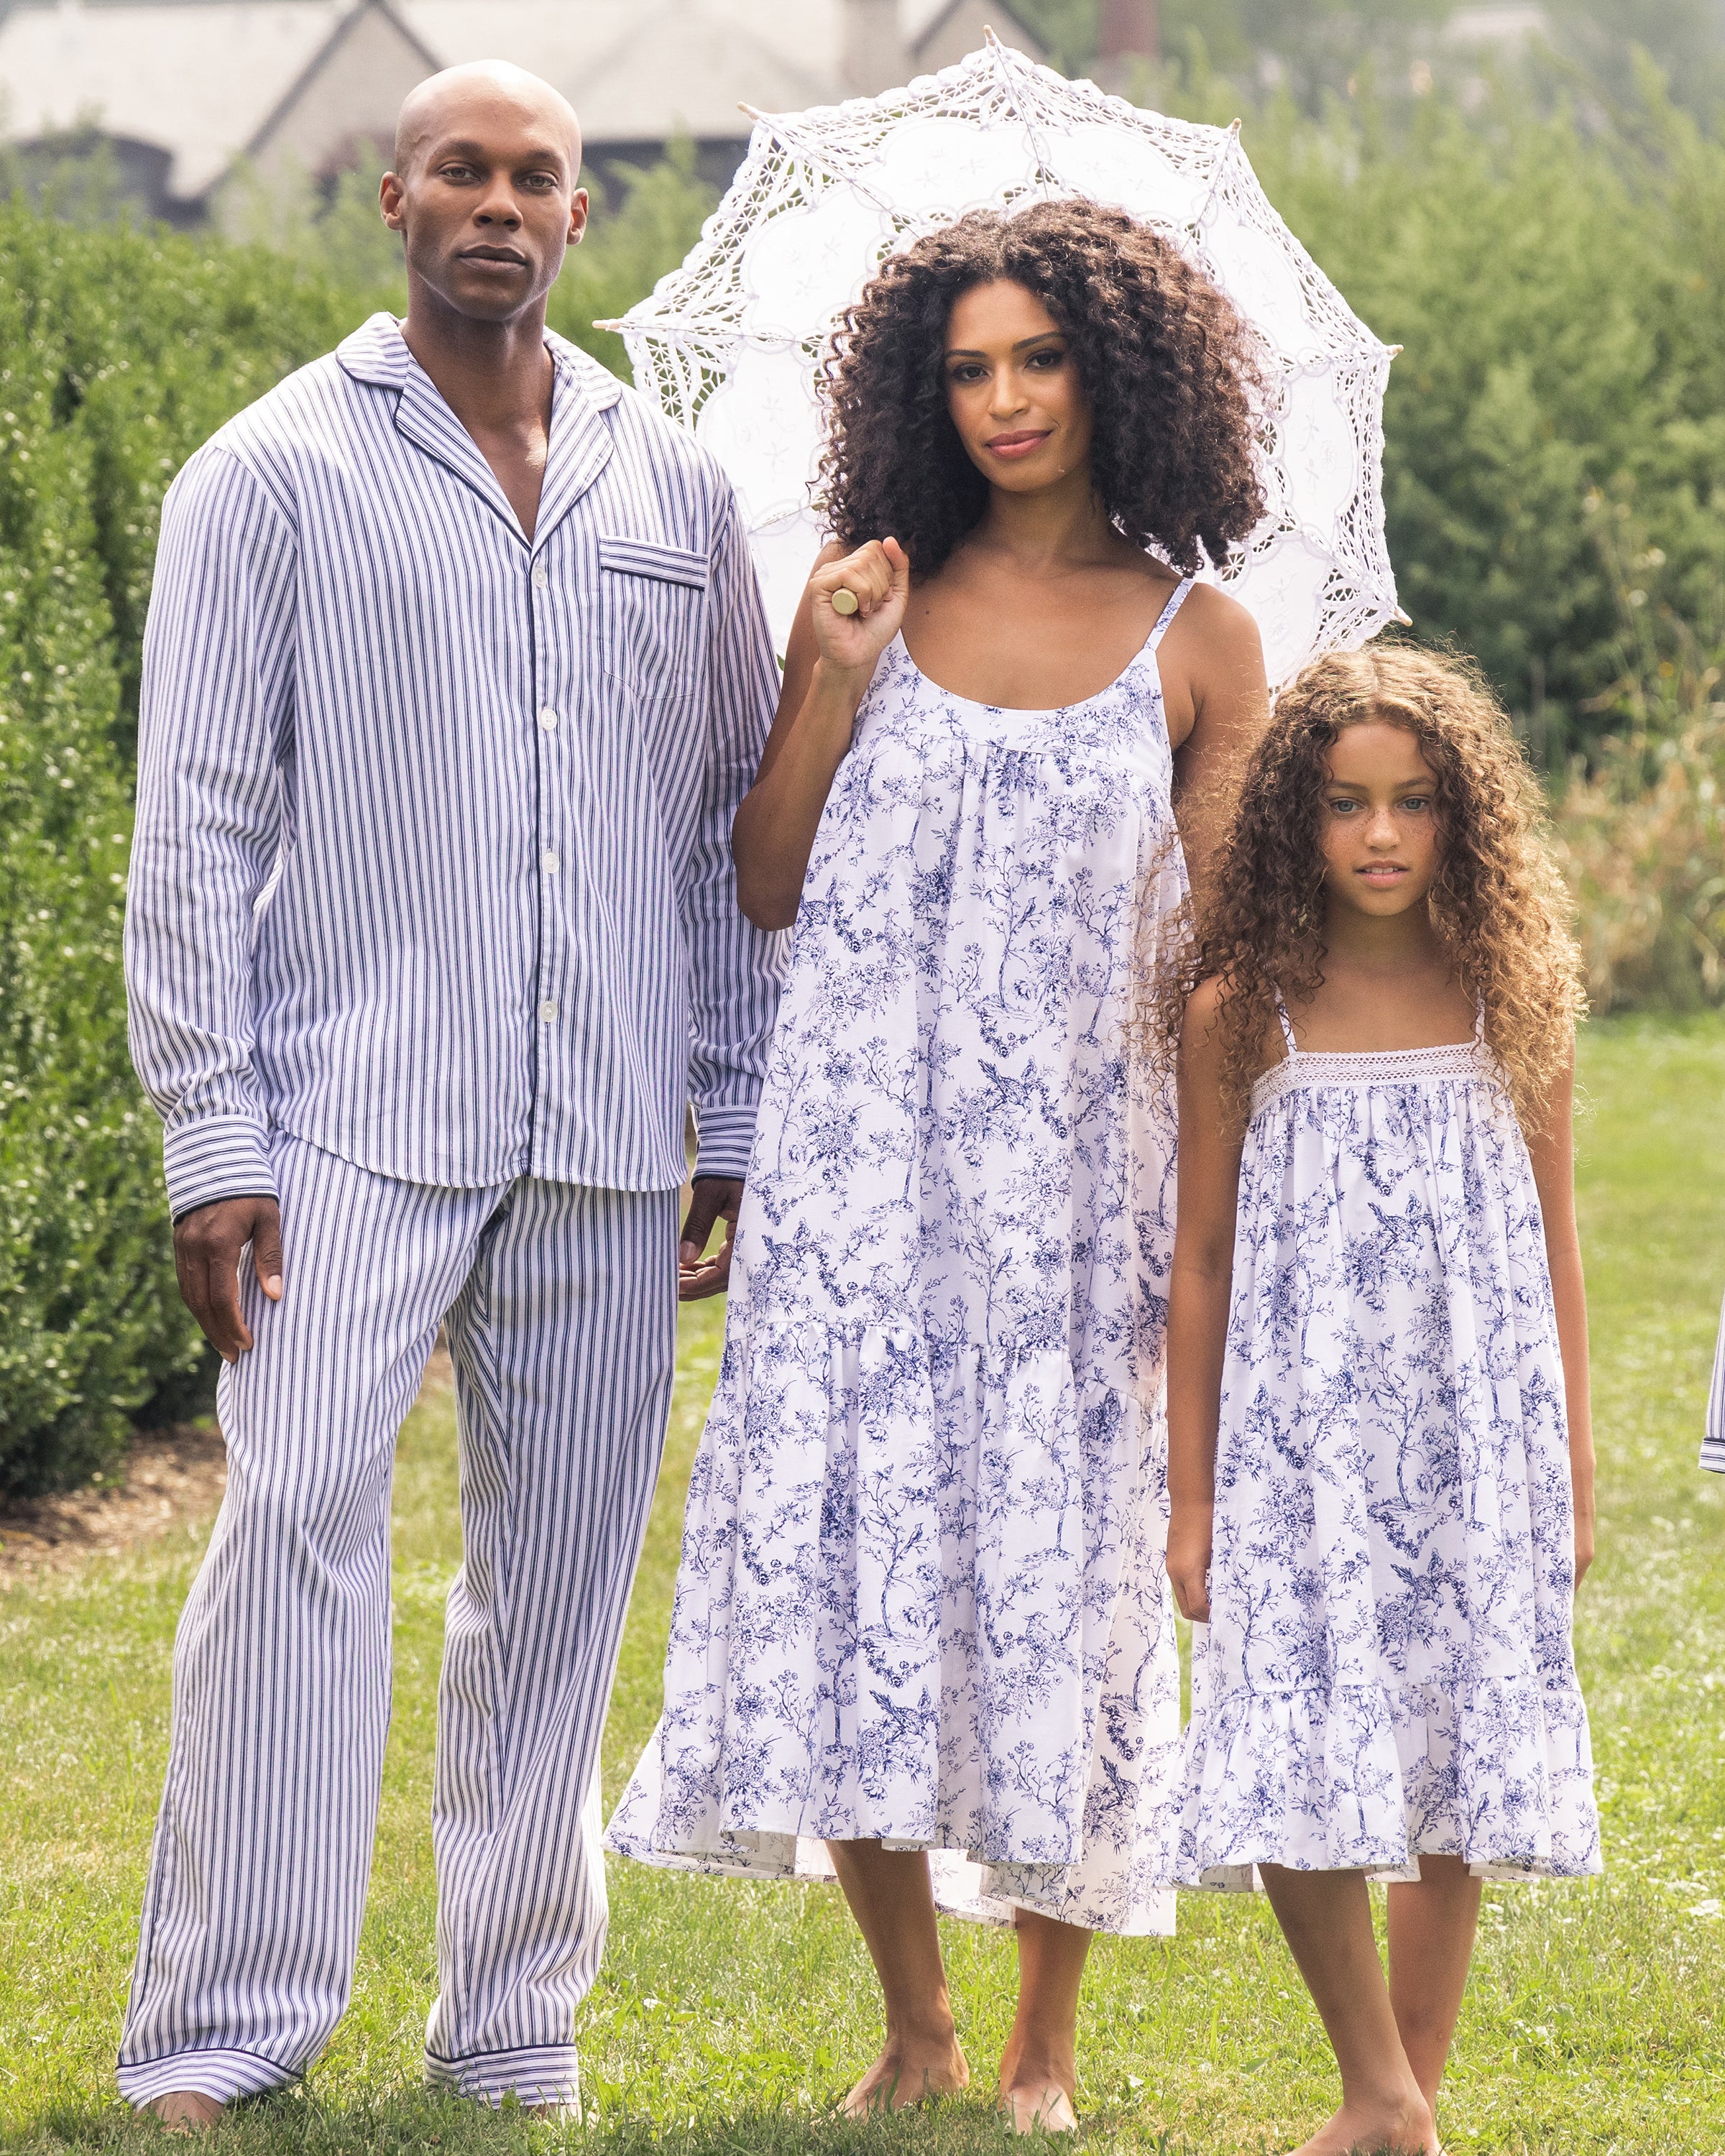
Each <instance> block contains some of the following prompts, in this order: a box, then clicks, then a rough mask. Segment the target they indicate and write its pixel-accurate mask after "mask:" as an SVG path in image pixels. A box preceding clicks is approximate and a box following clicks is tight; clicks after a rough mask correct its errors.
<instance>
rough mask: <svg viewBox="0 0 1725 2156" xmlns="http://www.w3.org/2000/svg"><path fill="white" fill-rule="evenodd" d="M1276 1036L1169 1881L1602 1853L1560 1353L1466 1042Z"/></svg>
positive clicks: (1406, 1872)
mask: <svg viewBox="0 0 1725 2156" xmlns="http://www.w3.org/2000/svg"><path fill="white" fill-rule="evenodd" d="M1282 1024H1283V1027H1284V1029H1285V1031H1286V1036H1287V1045H1288V1055H1287V1058H1286V1060H1285V1061H1283V1062H1281V1063H1279V1064H1277V1065H1276V1066H1275V1067H1274V1068H1273V1069H1272V1070H1270V1071H1268V1072H1266V1075H1264V1076H1263V1077H1262V1078H1260V1080H1259V1081H1258V1084H1257V1086H1256V1089H1255V1091H1254V1094H1253V1098H1252V1114H1251V1122H1250V1127H1249V1129H1248V1131H1247V1134H1246V1142H1245V1157H1244V1159H1243V1161H1242V1163H1241V1168H1240V1214H1239V1225H1238V1229H1237V1230H1236V1235H1235V1252H1234V1289H1233V1298H1232V1307H1231V1311H1230V1317H1229V1324H1228V1346H1227V1360H1226V1364H1225V1368H1224V1376H1223V1383H1222V1412H1221V1424H1220V1433H1219V1445H1218V1450H1217V1460H1216V1507H1215V1543H1214V1554H1213V1557H1212V1560H1211V1568H1210V1622H1209V1625H1208V1626H1207V1627H1206V1626H1199V1627H1198V1628H1196V1630H1195V1632H1194V1677H1193V1715H1192V1721H1191V1724H1190V1727H1189V1732H1188V1754H1187V1786H1186V1799H1185V1816H1184V1820H1183V1827H1182V1831H1181V1864H1180V1876H1181V1878H1182V1881H1183V1883H1185V1884H1189V1885H1193V1886H1197V1885H1200V1884H1201V1885H1204V1886H1223V1887H1244V1886H1250V1883H1251V1879H1252V1867H1253V1866H1254V1865H1257V1864H1264V1863H1275V1864H1279V1865H1284V1866H1288V1867H1290V1868H1291V1869H1293V1870H1296V1871H1329V1870H1339V1869H1344V1868H1352V1867H1355V1866H1358V1867H1360V1868H1363V1869H1364V1870H1365V1871H1370V1872H1374V1873H1377V1874H1378V1875H1380V1876H1386V1877H1390V1878H1397V1877H1416V1876H1418V1872H1417V1867H1416V1866H1414V1862H1413V1860H1414V1857H1415V1856H1417V1855H1418V1854H1419V1853H1420V1852H1421V1851H1433V1852H1440V1853H1448V1854H1451V1855H1456V1856H1465V1857H1466V1859H1467V1860H1468V1862H1469V1864H1470V1866H1471V1868H1472V1869H1473V1870H1474V1871H1476V1872H1478V1873H1481V1874H1483V1875H1484V1876H1486V1877H1489V1878H1497V1879H1527V1878H1534V1877H1540V1876H1573V1875H1575V1874H1579V1873H1586V1872H1593V1871H1599V1869H1600V1859H1599V1815H1598V1813H1597V1812H1596V1810H1595V1809H1594V1794H1593V1766H1592V1754H1591V1752H1590V1749H1589V1740H1588V1724H1587V1710H1586V1708H1585V1707H1584V1705H1583V1703H1582V1697H1581V1692H1580V1689H1579V1686H1578V1684H1577V1681H1576V1676H1575V1661H1574V1655H1573V1653H1572V1652H1571V1648H1570V1636H1569V1635H1570V1614H1571V1607H1572V1604H1573V1600H1574V1516H1573V1511H1572V1503H1571V1494H1570V1483H1569V1450H1568V1432H1567V1429H1566V1425H1565V1416H1564V1403H1563V1369H1562V1367H1561V1364H1560V1362H1559V1358H1558V1332H1557V1319H1556V1316H1555V1313H1554V1312H1553V1305H1552V1291H1551V1281H1550V1277H1549V1275H1548V1270H1547V1267H1546V1258H1545V1238H1544V1230H1543V1223H1542V1220H1541V1216H1540V1208H1539V1197H1538V1191H1537V1189H1536V1188H1535V1185H1534V1180H1533V1169H1532V1163H1531V1161H1530V1160H1529V1158H1528V1155H1527V1147H1526V1145H1525V1144H1524V1143H1523V1142H1522V1132H1521V1130H1520V1127H1519V1126H1518V1125H1517V1122H1516V1118H1515V1114H1514V1111H1513V1109H1512V1106H1511V1104H1510V1101H1509V1098H1508V1096H1507V1093H1506V1091H1504V1088H1503V1086H1502V1084H1501V1082H1500V1081H1499V1077H1498V1074H1497V1069H1496V1065H1495V1064H1494V1062H1493V1060H1492V1058H1491V1054H1490V1051H1489V1050H1487V1048H1486V1045H1485V1044H1484V1042H1483V1040H1481V1039H1478V1038H1477V1037H1476V1039H1474V1040H1472V1041H1467V1042H1462V1043H1460V1044H1458V1045H1455V1046H1453V1047H1446V1048H1429V1049H1420V1050H1414V1051H1411V1052H1396V1053H1392V1054H1379V1055H1303V1054H1300V1053H1297V1052H1296V1050H1295V1047H1294V1040H1293V1034H1292V1031H1291V1029H1290V1028H1289V1027H1288V1024H1287V1018H1286V1013H1285V1012H1284V1013H1283V1014H1282Z"/></svg>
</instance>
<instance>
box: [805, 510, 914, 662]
mask: <svg viewBox="0 0 1725 2156" xmlns="http://www.w3.org/2000/svg"><path fill="white" fill-rule="evenodd" d="M838 592H848V593H850V597H851V598H853V599H855V602H856V604H855V608H846V610H845V611H844V612H842V613H841V612H840V611H839V608H838V607H835V606H834V604H833V598H834V593H838ZM910 595H911V563H910V557H909V556H908V555H906V552H905V550H904V548H903V547H901V546H900V545H899V543H898V542H897V540H896V539H884V540H883V539H870V541H869V542H868V544H867V545H866V546H865V547H858V548H857V550H856V552H855V553H854V554H846V555H845V557H843V559H842V560H840V561H837V562H826V563H825V564H824V566H823V567H820V568H818V569H817V570H816V571H815V572H814V575H813V576H812V577H810V578H809V599H810V601H811V602H812V606H813V612H814V640H815V642H816V643H817V644H819V647H820V655H821V657H822V658H823V659H824V660H825V661H826V663H827V665H829V666H835V667H839V668H842V669H844V670H845V671H846V672H856V673H860V672H862V671H863V670H865V669H867V670H872V669H873V667H874V664H875V660H877V659H878V658H879V657H880V654H881V653H882V652H883V651H884V650H885V649H886V647H887V645H888V644H891V641H892V639H893V638H894V637H895V636H896V635H897V634H898V630H899V624H900V623H901V622H902V621H903V619H904V618H905V602H906V600H907V599H908V598H909V597H910ZM840 604H841V605H842V604H843V602H842V601H841V602H840Z"/></svg>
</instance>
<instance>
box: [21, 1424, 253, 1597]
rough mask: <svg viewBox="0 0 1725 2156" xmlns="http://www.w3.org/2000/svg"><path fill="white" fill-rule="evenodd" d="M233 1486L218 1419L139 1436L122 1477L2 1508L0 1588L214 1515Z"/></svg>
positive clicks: (114, 1552)
mask: <svg viewBox="0 0 1725 2156" xmlns="http://www.w3.org/2000/svg"><path fill="white" fill-rule="evenodd" d="M227 1486H228V1452H227V1448H226V1446H225V1445H223V1443H222V1434H221V1432H220V1431H219V1430H218V1429H217V1428H216V1426H215V1424H213V1423H182V1424H177V1425H176V1426H175V1427H173V1428H172V1429H169V1430H151V1431H150V1432H148V1434H147V1435H144V1436H141V1437H139V1438H138V1439H137V1440H136V1441H135V1442H134V1444H133V1445H132V1448H131V1451H130V1452H129V1453H127V1455H126V1465H125V1467H124V1470H123V1471H122V1479H121V1481H119V1482H118V1483H116V1484H113V1485H110V1486H109V1487H108V1488H106V1489H100V1490H68V1491H63V1492H62V1493H61V1494H60V1495H59V1496H54V1497H38V1498H35V1499H33V1501H30V1502H29V1503H27V1504H17V1505H13V1506H9V1507H5V1508H4V1509H0V1587H9V1586H11V1585H12V1584H13V1582H14V1581H15V1580H18V1579H23V1578H28V1577H30V1576H32V1575H33V1574H35V1573H44V1572H69V1571H72V1570H74V1569H75V1568H77V1567H78V1566H80V1565H83V1564H87V1563H89V1562H90V1559H91V1558H95V1557H117V1556H119V1554H120V1553H121V1551H122V1550H127V1549H130V1548H131V1547H132V1546H133V1544H134V1543H141V1542H147V1541H149V1540H150V1539H151V1537H154V1536H157V1535H159V1534H162V1533H163V1532H165V1531H166V1530H167V1528H169V1527H172V1526H173V1525H174V1524H175V1523H176V1522H178V1521H182V1520H185V1519H189V1518H192V1517H205V1518H207V1517H208V1516H209V1515H210V1514H211V1513H212V1512H214V1511H215V1509H216V1507H217V1506H218V1505H219V1504H220V1503H221V1501H222V1492H223V1491H224V1490H225V1489H226V1488H227Z"/></svg>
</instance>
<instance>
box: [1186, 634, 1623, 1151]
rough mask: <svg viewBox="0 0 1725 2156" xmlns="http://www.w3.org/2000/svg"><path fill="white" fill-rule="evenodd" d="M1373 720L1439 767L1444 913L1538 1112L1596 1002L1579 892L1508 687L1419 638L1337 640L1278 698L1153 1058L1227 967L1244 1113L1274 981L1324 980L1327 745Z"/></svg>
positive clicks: (1503, 1060) (1519, 1083) (1230, 1033)
mask: <svg viewBox="0 0 1725 2156" xmlns="http://www.w3.org/2000/svg"><path fill="white" fill-rule="evenodd" d="M1373 719H1377V720H1387V721H1389V724H1390V725H1392V726H1405V727H1406V728H1407V730H1408V731H1409V733H1410V734H1412V735H1413V736H1414V739H1415V740H1416V741H1417V742H1419V744H1420V752H1421V753H1422V754H1423V755H1424V757H1425V761H1426V762H1427V763H1429V764H1430V767H1431V769H1432V772H1433V773H1434V775H1435V778H1436V781H1437V784H1436V787H1435V796H1434V798H1435V808H1436V814H1437V819H1438V824H1439V829H1440V834H1441V855H1440V862H1439V866H1438V871H1437V875H1436V879H1435V881H1434V883H1433V885H1432V887H1431V895H1430V901H1429V903H1430V907H1431V917H1432V921H1433V923H1434V925H1435V927H1436V929H1437V932H1438V934H1439V935H1440V937H1441V938H1442V939H1443V942H1444V945H1445V948H1446V949H1447V950H1448V952H1449V953H1450V961H1451V963H1452V964H1453V965H1454V967H1455V974H1456V978H1457V979H1458V980H1459V981H1460V983H1461V988H1462V989H1463V992H1464V993H1466V995H1467V996H1468V997H1469V998H1471V999H1472V1000H1474V1001H1475V1002H1476V1003H1478V1004H1480V1005H1481V1008H1482V1009H1483V1010H1484V1012H1485V1019H1486V1041H1487V1042H1488V1044H1489V1045H1490V1046H1491V1050H1492V1051H1493V1053H1494V1054H1495V1055H1496V1056H1497V1062H1498V1065H1499V1066H1500V1068H1501V1069H1502V1073H1503V1076H1504V1081H1505V1083H1506V1084H1507V1086H1508V1089H1509V1092H1510V1096H1511V1098H1512V1100H1513V1101H1514V1103H1515V1106H1516V1111H1517V1115H1518V1116H1520V1117H1521V1119H1522V1122H1523V1124H1524V1125H1525V1126H1527V1127H1532V1123H1533V1122H1536V1121H1537V1120H1538V1116H1539V1115H1540V1112H1541V1111H1542V1109H1543V1106H1544V1104H1545V1101H1546V1100H1547V1099H1548V1096H1549V1094H1550V1091H1551V1087H1552V1085H1553V1081H1555V1079H1556V1078H1557V1077H1558V1074H1559V1072H1560V1071H1561V1070H1562V1069H1563V1065H1564V1064H1565V1062H1566V1060H1567V1059H1568V1055H1569V1045H1570V1041H1571V1039H1572V1037H1573V1034H1574V1026H1575V1023H1576V1020H1577V1019H1579V1017H1580V1016H1581V1014H1582V1013H1583V1011H1584V1009H1585V1007H1586V998H1585V995H1584V991H1583V988H1582V984H1581V958H1580V953H1579V951H1578V950H1577V948H1576V945H1575V940H1574V937H1573V936H1572V934H1571V933H1570V928H1569V919H1570V913H1571V908H1570V905H1569V901H1568V894H1567V892H1566V891H1565V889H1564V886H1563V880H1562V878H1561V877H1560V876H1559V875H1558V870H1557V866H1556V864H1555V862H1554V861H1553V857H1552V854H1551V850H1550V848H1549V845H1548V843H1547V839H1546V835H1545V821H1546V819H1545V808H1544V803H1543V798H1542V797H1541V794H1540V791H1539V788H1538V782H1537V781H1536V779H1535V778H1534V775H1533V773H1532V771H1531V770H1530V769H1529V767H1528V765H1527V759H1526V758H1525V757H1524V756H1523V755H1522V751H1521V748H1520V746H1519V744H1518V743H1517V741H1516V738H1515V736H1514V735H1513V733H1512V731H1511V730H1510V726H1509V721H1508V720H1507V718H1506V717H1505V716H1504V714H1503V711H1502V708H1501V707H1500V706H1499V705H1498V703H1497V700H1496V698H1495V697H1494V696H1492V695H1491V690H1489V689H1488V688H1487V687H1486V684H1485V682H1484V681H1483V680H1482V679H1481V676H1480V675H1479V674H1478V673H1477V672H1476V670H1474V669H1473V668H1472V667H1471V666H1467V665H1461V664H1458V663H1457V661H1455V660H1453V659H1448V658H1439V657H1437V656H1435V654H1432V653H1430V652H1429V651H1422V650H1420V649H1417V648H1416V647H1415V646H1414V645H1412V644H1385V645H1382V646H1378V647H1375V648H1373V649H1368V650H1364V651H1349V652H1337V653H1334V654H1332V655H1331V656H1329V657H1327V658H1325V659H1320V660H1317V661H1316V662H1315V663H1314V664H1313V665H1310V666H1308V667H1307V669H1306V670H1305V671H1304V672H1303V673H1302V674H1301V675H1299V676H1298V677H1297V678H1296V680H1293V681H1291V683H1290V684H1289V685H1288V686H1287V687H1286V688H1285V689H1284V690H1282V692H1281V695H1280V696H1278V697H1277V698H1276V709H1275V711H1274V714H1273V716H1272V717H1271V721H1270V726H1269V728H1268V730H1267V731H1266V733H1265V735H1264V737H1263V738H1262V739H1261V740H1260V742H1259V743H1258V746H1257V747H1256V749H1255V751H1254V752H1253V754H1252V757H1251V759H1250V762H1249V764H1248V765H1247V767H1246V770H1245V776H1244V778H1243V779H1242V781H1241V783H1240V795H1239V798H1238V801H1237V802H1236V803H1235V811H1234V816H1233V820H1232V826H1231V829H1230V831H1229V834H1228V836H1227V837H1226V839H1224V841H1223V843H1222V844H1221V846H1220V847H1219V850H1218V851H1217V853H1216V855H1215V858H1214V862H1213V864H1212V867H1211V871H1210V874H1209V878H1208V879H1207V880H1206V882H1205V884H1204V886H1203V887H1202V888H1201V890H1200V891H1199V893H1198V894H1197V896H1196V899H1195V901H1194V903H1193V905H1192V906H1191V908H1190V911H1189V916H1188V919H1187V921H1186V923H1185V931H1184V934H1183V937H1181V939H1180V941H1179V942H1178V946H1177V949H1176V952H1175V955H1174V957H1173V962H1172V963H1171V964H1168V965H1167V966H1166V967H1165V968H1163V971H1162V973H1161V974H1160V976H1159V978H1158V982H1157V985H1156V988H1155V993H1154V998H1153V1017H1152V1027H1151V1029H1152V1032H1153V1036H1154V1050H1155V1057H1156V1060H1158V1062H1160V1063H1162V1064H1163V1065H1164V1067H1167V1066H1168V1065H1171V1064H1172V1062H1173V1058H1174V1055H1175V1054H1176V1052H1177V1050H1178V1043H1179V1038H1180V1029H1181V1025H1182V1022H1183V1019H1184V1016H1185V1010H1186V1004H1187V1000H1188V998H1189V996H1190V995H1191V993H1192V992H1193V990H1194V988H1196V987H1197V986H1198V984H1199V982H1201V981H1207V980H1219V981H1220V983H1222V991H1223V993H1222V995H1221V998H1220V1003H1219V1014H1218V1024H1219V1028H1220V1033H1221V1040H1220V1047H1221V1060H1222V1073H1223V1094H1224V1111H1225V1112H1226V1113H1227V1115H1228V1116H1229V1117H1230V1120H1231V1121H1233V1122H1235V1123H1236V1124H1237V1125H1244V1123H1245V1120H1246V1117H1247V1115H1248V1112H1249V1106H1250V1098H1251V1090H1252V1083H1253V1081H1254V1080H1255V1078H1256V1077H1257V1075H1258V1074H1259V1073H1260V1070H1262V1069H1263V1067H1264V1044H1265V1042H1266V1039H1269V1038H1273V1037H1274V1035H1275V1034H1276V991H1277V990H1278V989H1280V990H1281V993H1282V994H1283V995H1284V996H1286V997H1288V998H1291V999H1294V1000H1296V1001H1297V1000H1303V999H1304V998H1306V997H1307V996H1310V995H1311V994H1312V993H1313V992H1314V991H1315V990H1316V989H1317V987H1318V986H1319V984H1320V983H1321V982H1322V979H1323V958H1324V942H1323V935H1324V926H1325V919H1326V913H1327V906H1326V901H1325V896H1324V880H1323V855H1322V850H1321V846H1320V841H1319V819H1320V813H1321V808H1322V793H1323V787H1324V783H1325V780H1326V778H1327V773H1328V755H1329V751H1330V749H1331V747H1332V746H1333V745H1334V743H1335V742H1336V739H1337V736H1338V735H1339V734H1340V733H1341V732H1342V731H1343V728H1344V727H1347V726H1359V725H1362V724H1363V723H1364V722H1365V721H1368V720H1373Z"/></svg>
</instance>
